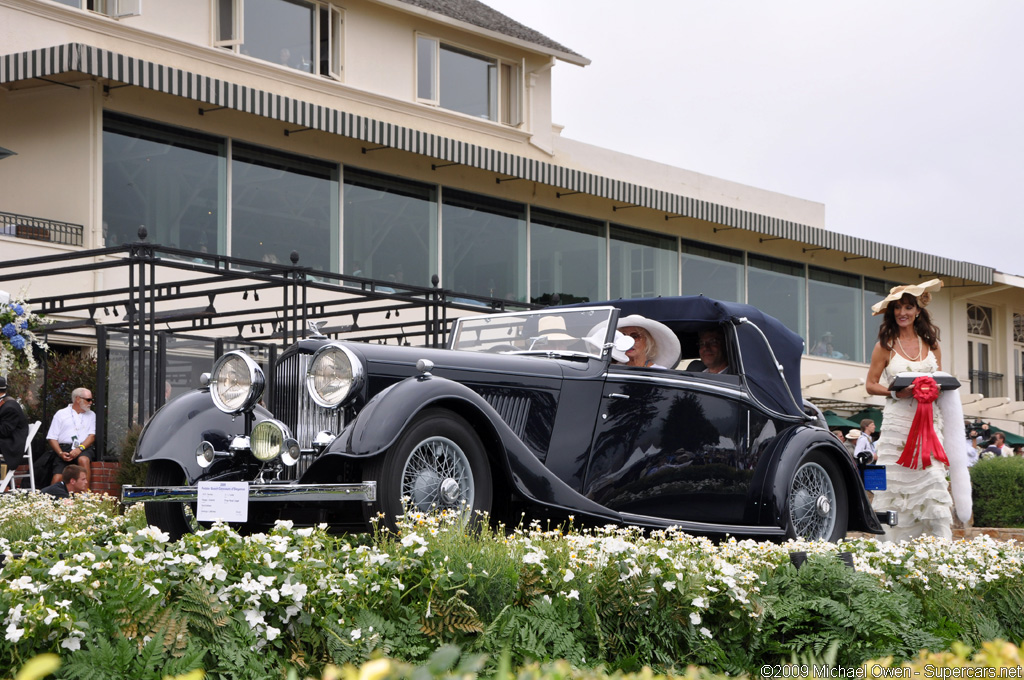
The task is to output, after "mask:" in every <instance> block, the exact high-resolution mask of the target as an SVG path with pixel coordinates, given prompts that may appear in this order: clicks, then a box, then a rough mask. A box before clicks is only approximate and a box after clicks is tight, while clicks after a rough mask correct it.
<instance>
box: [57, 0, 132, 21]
mask: <svg viewBox="0 0 1024 680" xmlns="http://www.w3.org/2000/svg"><path fill="white" fill-rule="evenodd" d="M56 1H57V2H59V3H60V4H62V5H66V6H68V7H73V8H75V9H81V10H85V11H86V12H93V13H95V14H101V15H103V16H105V17H110V18H111V19H123V18H125V17H137V16H141V15H142V0H76V1H75V4H73V5H72V4H71V3H68V2H64V0H56Z"/></svg>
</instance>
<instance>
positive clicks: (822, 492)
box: [786, 451, 849, 542]
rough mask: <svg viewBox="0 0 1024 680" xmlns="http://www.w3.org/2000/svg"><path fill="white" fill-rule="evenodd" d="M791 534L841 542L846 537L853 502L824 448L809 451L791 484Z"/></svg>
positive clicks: (788, 505) (794, 536) (787, 506)
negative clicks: (823, 451) (850, 501)
mask: <svg viewBox="0 0 1024 680" xmlns="http://www.w3.org/2000/svg"><path fill="white" fill-rule="evenodd" d="M786 508H787V510H788V517H787V528H786V531H787V535H788V536H789V537H790V538H806V539H809V540H816V539H824V540H826V541H832V542H835V541H838V540H839V539H841V538H843V537H844V536H846V527H847V522H848V519H849V501H848V498H847V493H846V485H845V484H843V476H842V473H841V472H840V471H839V468H838V467H837V466H836V464H835V463H834V462H832V460H830V459H829V458H828V456H826V455H825V454H824V453H822V452H820V451H808V452H807V453H805V454H804V455H803V457H802V458H801V459H800V463H799V464H798V465H797V466H796V471H795V472H794V473H793V478H792V480H790V483H789V498H788V499H787V502H786Z"/></svg>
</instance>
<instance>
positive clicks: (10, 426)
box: [0, 375, 28, 470]
mask: <svg viewBox="0 0 1024 680" xmlns="http://www.w3.org/2000/svg"><path fill="white" fill-rule="evenodd" d="M27 438H28V418H26V417H25V411H24V410H23V409H22V408H21V404H19V403H18V402H17V401H16V400H15V399H13V398H11V397H9V396H7V378H6V376H2V375H0V459H2V460H3V462H4V463H6V464H7V468H8V469H10V470H13V469H14V468H16V467H18V466H19V465H21V463H22V460H23V459H24V457H25V440H26V439H27Z"/></svg>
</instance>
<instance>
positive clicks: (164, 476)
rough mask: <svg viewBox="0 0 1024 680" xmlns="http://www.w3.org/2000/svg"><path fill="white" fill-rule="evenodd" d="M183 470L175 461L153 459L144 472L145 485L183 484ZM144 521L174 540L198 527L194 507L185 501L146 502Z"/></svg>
mask: <svg viewBox="0 0 1024 680" xmlns="http://www.w3.org/2000/svg"><path fill="white" fill-rule="evenodd" d="M184 485H185V472H184V470H182V469H181V466H179V465H178V464H177V463H174V462H172V461H169V460H155V461H153V462H152V463H150V464H149V470H148V471H147V472H146V486H184ZM146 521H147V522H149V523H150V524H151V525H153V526H155V527H157V528H159V529H160V530H161V531H165V532H167V534H168V535H169V536H170V540H172V541H176V540H178V539H179V538H181V537H182V536H184V535H185V534H191V533H193V532H194V531H195V530H196V529H197V528H198V526H199V525H198V523H197V522H196V519H195V507H194V506H192V505H189V504H187V503H146Z"/></svg>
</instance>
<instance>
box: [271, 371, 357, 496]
mask: <svg viewBox="0 0 1024 680" xmlns="http://www.w3.org/2000/svg"><path fill="white" fill-rule="evenodd" d="M310 358H311V355H309V354H303V353H301V352H296V353H295V354H292V355H290V356H287V357H285V358H284V359H282V360H281V361H279V362H278V364H277V367H276V369H275V370H274V397H273V399H272V403H271V408H270V410H271V412H272V413H273V414H274V417H275V418H277V419H278V420H280V421H281V422H283V423H284V424H285V425H287V426H288V427H289V428H291V431H292V434H293V435H294V436H295V440H296V441H298V442H299V447H300V448H302V450H303V451H304V452H306V451H309V450H310V449H311V448H312V447H313V437H315V436H316V433H317V432H320V431H321V430H330V431H331V432H333V433H334V434H338V433H339V432H340V431H341V428H342V425H343V423H342V419H343V416H342V412H341V410H340V409H339V410H338V411H332V410H330V409H326V408H323V407H322V406H318V405H317V404H316V402H314V401H313V400H312V399H311V398H310V396H309V392H307V391H306V368H307V367H308V366H309V360H310ZM313 458H314V455H313V454H309V453H303V455H302V459H301V460H300V461H299V464H298V465H296V466H295V467H294V468H292V470H294V473H295V474H296V475H298V476H301V475H302V474H303V473H304V472H305V471H306V468H308V467H309V465H310V463H312V462H313ZM288 476H289V477H291V474H289V475H288Z"/></svg>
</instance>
